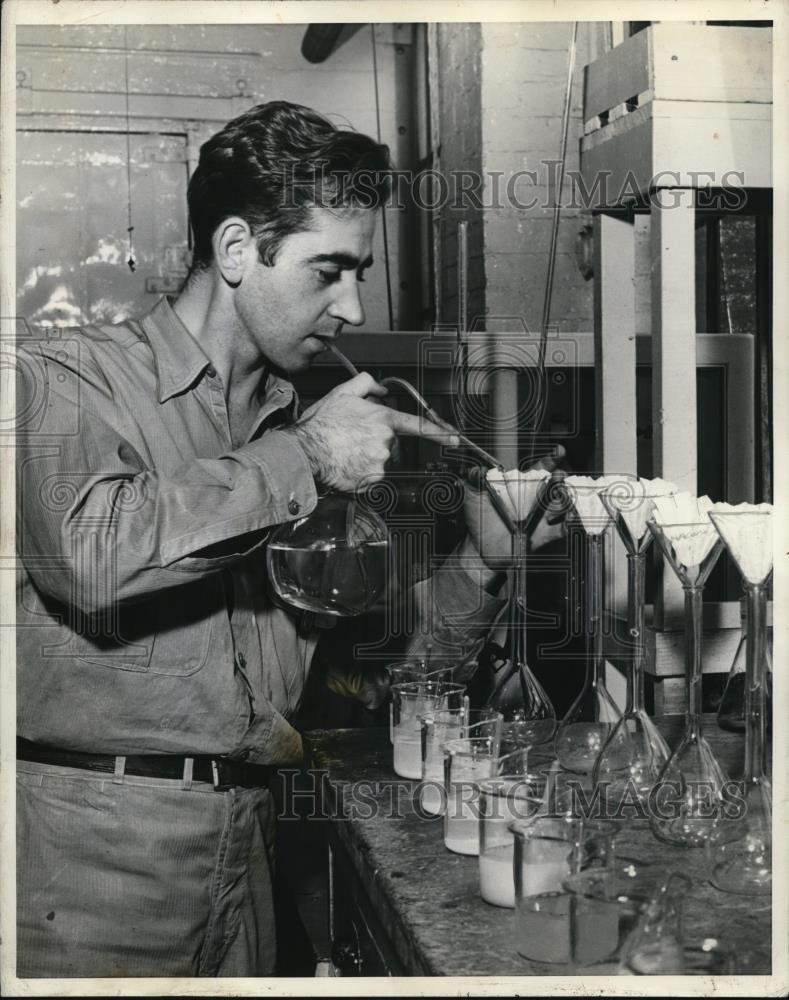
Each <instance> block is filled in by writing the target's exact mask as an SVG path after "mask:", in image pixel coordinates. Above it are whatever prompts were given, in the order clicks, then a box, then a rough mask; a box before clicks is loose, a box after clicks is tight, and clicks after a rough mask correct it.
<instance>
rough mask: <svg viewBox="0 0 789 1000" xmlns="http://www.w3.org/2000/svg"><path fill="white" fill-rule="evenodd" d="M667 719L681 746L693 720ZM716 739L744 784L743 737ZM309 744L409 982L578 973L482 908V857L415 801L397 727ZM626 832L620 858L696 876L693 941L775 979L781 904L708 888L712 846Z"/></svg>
mask: <svg viewBox="0 0 789 1000" xmlns="http://www.w3.org/2000/svg"><path fill="white" fill-rule="evenodd" d="M658 721H659V724H660V728H661V729H662V731H663V733H664V735H665V737H666V739H667V740H668V742H669V746H670V747H672V748H673V747H674V746H676V744H677V742H678V740H679V737H680V735H681V733H682V731H683V719H682V718H681V717H679V716H667V717H666V718H664V719H662V720H658ZM705 736H706V737H707V738H708V740H709V743H710V745H711V746H712V748H713V751H714V752H715V754H716V755H717V757H718V759H719V761H720V763H721V765H722V766H723V768H724V769H725V770H726V772H727V773H728V775H729V777H732V778H734V777H737V776H738V775H740V774H741V773H742V756H743V748H744V738H743V736H742V735H740V734H734V733H726V732H722V731H721V730H720V729H718V727H717V725H716V724H715V719H714V717H712V716H711V717H710V718H709V719H706V720H705ZM306 745H307V750H308V763H309V766H310V767H312V768H314V769H315V770H316V771H320V772H323V773H322V774H321V776H320V784H321V786H322V788H323V792H324V800H325V803H326V807H327V808H328V811H329V813H330V815H331V817H332V819H331V825H332V830H333V833H334V835H335V837H336V838H337V839H338V840H339V841H340V843H341V844H342V846H343V848H344V849H345V851H346V853H347V855H348V858H349V859H350V862H351V864H352V865H353V867H354V869H355V871H356V873H357V875H358V876H359V879H360V880H361V882H362V884H363V886H364V890H365V892H366V894H367V897H368V899H369V901H370V904H371V906H373V907H374V909H375V912H376V914H377V915H378V917H379V918H380V920H381V922H382V924H383V926H385V927H386V929H387V933H388V935H389V937H390V941H391V944H392V946H393V948H394V950H395V953H396V954H397V956H398V959H399V961H400V962H401V963H402V966H403V968H404V969H406V970H407V972H408V974H410V975H438V976H472V975H473V976H493V975H495V976H519V975H566V974H567V969H566V968H565V967H563V966H559V965H545V964H541V963H535V962H530V961H528V960H526V959H525V958H522V957H521V956H520V955H519V954H518V952H517V949H516V947H515V916H514V911H512V910H508V909H503V908H500V907H496V906H491V905H489V904H488V903H486V902H484V901H483V900H482V898H481V897H480V895H479V862H478V859H477V858H476V857H467V856H463V855H459V854H454V853H452V852H450V851H449V850H447V849H446V848H445V847H444V842H443V825H442V820H441V819H439V818H435V819H433V818H431V819H425V818H423V816H422V815H420V814H419V813H418V812H417V811H416V810H415V809H414V806H413V803H412V797H411V792H412V789H413V788H414V787H415V785H416V784H417V783H416V782H412V781H409V780H406V779H402V778H398V777H397V776H396V775H395V773H394V771H393V769H392V748H391V744H390V742H389V734H388V731H387V730H385V729H343V730H331V731H329V730H326V731H323V730H321V731H313V732H311V733H309V734H307V737H306ZM530 766H531V759H530ZM621 826H622V831H621V833H620V834H619V835H618V837H617V839H616V853H617V856H619V857H623V858H630V859H634V860H638V861H644V862H650V863H654V864H655V865H658V866H660V868H664V869H665V871H666V872H669V871H671V870H677V871H681V872H684V873H685V874H686V875H688V876H690V878H691V879H692V881H693V888H692V889H691V891H690V893H689V894H688V896H687V897H686V900H685V911H684V913H685V917H684V926H685V935H686V940H687V942H688V943H689V944H701V942H702V941H703V940H704V939H707V938H717V939H718V940H719V941H720V942H721V943H722V944H724V945H725V946H727V947H728V948H730V949H731V950H732V951H733V952H734V953H735V955H736V960H737V971H738V972H739V973H741V974H751V975H768V974H769V973H770V971H771V970H770V940H771V909H770V897H769V896H767V897H753V896H735V895H732V894H729V893H724V892H721V891H719V890H718V889H716V888H714V887H713V886H712V885H711V884H710V883H709V882H708V881H707V878H706V872H705V867H704V851H703V850H702V849H698V848H696V849H683V848H676V847H672V846H670V845H667V844H663V843H661V842H660V841H658V840H656V839H655V837H654V836H653V835H652V833H651V832H650V831H649V829H648V828H639V829H635V828H634V827H633V824H628V822H627V821H623V822H622V824H621Z"/></svg>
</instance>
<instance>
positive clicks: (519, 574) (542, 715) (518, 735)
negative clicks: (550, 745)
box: [486, 470, 556, 746]
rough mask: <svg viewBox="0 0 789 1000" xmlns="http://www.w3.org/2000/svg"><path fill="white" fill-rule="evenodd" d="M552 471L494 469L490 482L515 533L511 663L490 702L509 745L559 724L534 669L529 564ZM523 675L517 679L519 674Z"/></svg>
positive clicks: (529, 741)
mask: <svg viewBox="0 0 789 1000" xmlns="http://www.w3.org/2000/svg"><path fill="white" fill-rule="evenodd" d="M548 481H549V473H547V472H546V471H544V470H532V471H530V472H527V473H521V472H518V471H517V470H513V471H511V472H504V473H495V472H489V473H488V476H487V480H486V483H487V486H488V491H489V493H490V496H491V499H492V500H493V503H494V506H495V507H496V509H497V511H498V512H499V514H500V515H501V517H502V520H503V521H504V522H505V524H506V525H507V526H508V528H509V529H510V531H511V533H512V556H513V570H512V585H511V588H510V599H509V607H508V612H507V638H506V643H505V650H504V656H505V664H504V666H503V667H502V668H501V671H502V672H501V673H500V676H499V678H497V684H496V688H495V690H494V691H493V693H492V694H491V696H490V697H489V698H488V701H487V705H488V707H489V708H492V709H495V710H496V711H498V712H501V714H502V715H503V717H504V726H503V740H504V743H505V744H507V745H509V744H512V745H515V744H517V745H518V746H537V745H539V744H541V743H547V742H548V741H549V740H550V739H551V738H552V737H553V734H554V731H555V729H556V713H555V711H554V708H553V705H552V704H551V700H550V698H549V697H548V695H547V694H546V693H545V691H544V690H543V688H542V685H541V684H540V683H539V681H538V680H537V678H536V677H535V676H534V674H533V673H532V671H531V670H530V669H529V665H528V659H527V648H526V647H527V643H526V638H527V633H526V628H527V623H526V616H527V608H528V603H527V598H526V566H527V560H528V553H529V535H530V530H531V528H532V527H533V525H534V524H535V522H536V520H537V517H536V514H537V513H538V512H539V511H540V509H541V505H540V499H541V496H542V494H543V491H544V489H545V487H546V484H547V482H548ZM516 677H517V683H516V682H515V678H516Z"/></svg>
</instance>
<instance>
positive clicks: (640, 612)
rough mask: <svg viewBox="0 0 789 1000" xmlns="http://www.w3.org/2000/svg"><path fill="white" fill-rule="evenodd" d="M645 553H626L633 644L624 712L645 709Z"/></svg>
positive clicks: (628, 600) (628, 604) (629, 624)
mask: <svg viewBox="0 0 789 1000" xmlns="http://www.w3.org/2000/svg"><path fill="white" fill-rule="evenodd" d="M646 573H647V570H646V556H645V555H644V553H643V552H629V553H628V554H627V610H628V619H629V621H628V627H629V630H630V641H631V642H632V644H633V661H632V662H633V666H632V670H631V675H630V685H629V686H628V691H627V707H626V708H625V713H626V714H627V713H629V712H631V711H633V709H635V710H636V711H640V712H644V711H646V706H645V702H644V662H645V660H646V643H645V641H644V639H645V631H644V594H645V589H646Z"/></svg>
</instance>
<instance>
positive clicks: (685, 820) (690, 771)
mask: <svg viewBox="0 0 789 1000" xmlns="http://www.w3.org/2000/svg"><path fill="white" fill-rule="evenodd" d="M694 499H695V498H694ZM649 527H650V530H651V531H652V532H653V534H654V535H655V538H657V540H658V542H659V543H660V547H661V548H662V550H663V553H664V555H665V557H666V561H667V562H668V563H669V565H670V566H671V567H672V569H673V570H674V572H675V573H676V574H677V576H678V577H679V579H680V582H681V583H682V588H683V590H684V592H685V676H686V684H687V698H688V705H687V713H686V727H685V733H684V735H683V737H682V740H681V741H680V743H679V745H678V746H677V748H676V749H675V750H674V752H673V753H672V754H671V756H670V757H669V759H668V762H667V763H666V765H665V766H664V768H663V770H662V771H661V772H660V776H659V778H658V781H657V783H656V786H655V789H656V792H657V794H656V795H655V798H654V801H653V803H652V808H651V809H650V817H649V821H650V826H651V827H652V832H653V833H654V834H655V836H656V837H658V838H659V839H660V840H664V841H666V842H667V843H670V844H676V845H678V846H680V847H701V846H702V844H703V843H704V841H705V839H706V838H707V837H708V836H709V834H710V832H711V831H712V827H713V824H714V822H715V819H716V817H717V816H718V815H719V812H720V808H721V803H722V797H723V789H724V783H725V777H724V774H723V771H722V770H721V768H720V765H719V764H718V762H717V760H716V759H715V755H714V754H713V752H712V749H711V748H710V745H709V743H707V741H706V740H705V738H704V735H703V732H702V716H701V676H702V670H701V668H702V641H703V621H702V610H703V600H702V597H703V592H704V584H705V583H706V581H707V578H708V576H709V574H710V573H711V571H712V568H713V566H714V565H715V563H716V562H717V559H718V556H719V555H720V553H721V550H722V548H723V544H722V542H721V541H720V539H719V538H717V536H716V534H715V529H714V528H713V526H712V524H711V523H710V521H709V518H708V517H707V516H706V514H705V513H704V512H703V511H701V512H700V513H699V519H698V520H696V521H694V522H692V523H687V524H666V523H663V524H660V525H658V524H655V523H654V522H650V525H649ZM710 532H711V534H710Z"/></svg>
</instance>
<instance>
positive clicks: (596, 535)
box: [555, 477, 621, 774]
mask: <svg viewBox="0 0 789 1000" xmlns="http://www.w3.org/2000/svg"><path fill="white" fill-rule="evenodd" d="M579 478H580V477H579ZM600 482H601V486H602V485H608V484H607V483H603V481H602V477H601V480H600ZM598 489H599V487H598V488H594V487H584V488H581V487H578V486H576V487H575V488H574V492H575V497H574V503H575V506H576V511H578V500H579V497H581V496H582V495H583V499H584V502H586V503H588V501H589V499H590V498H589V494H590V493H591V492H594V493H595V494H596V493H597V490H598ZM596 504H597V507H599V513H596V516H595V517H592V516H590V514H589V512H588V510H587V511H586V516H585V517H584V518H583V519H581V518H579V519H578V520H579V521H580V524H581V525H582V526H583V530H584V531H585V533H586V574H585V576H586V585H585V592H586V642H587V659H586V676H585V678H584V684H583V687H582V688H581V692H580V694H579V695H578V697H577V698H576V699H575V701H574V702H573V704H572V705H571V706H570V708H569V709H568V711H567V714H566V715H565V717H564V718H563V719H562V721H561V723H560V724H559V726H558V728H557V730H556V741H555V750H556V756H557V758H558V760H559V764H560V765H561V767H562V768H564V770H565V771H574V772H575V773H579V774H591V773H592V770H593V768H594V763H595V761H596V760H597V757H598V755H599V754H600V750H601V749H602V747H603V744H604V743H605V742H606V740H607V739H608V737H609V736H610V735H611V733H612V731H613V729H614V727H615V726H616V724H617V722H619V720H620V718H621V713H620V711H619V709H618V708H617V707H616V703H615V702H614V700H613V698H612V697H611V695H610V693H609V691H608V688H607V687H606V684H605V658H604V656H603V545H604V541H605V537H606V531H607V529H608V524H609V522H610V516H609V514H608V512H607V511H606V510H605V508H604V507H603V506H602V504H601V503H600V501H599V498H598V499H596ZM576 530H579V529H578V528H577V527H576Z"/></svg>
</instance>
